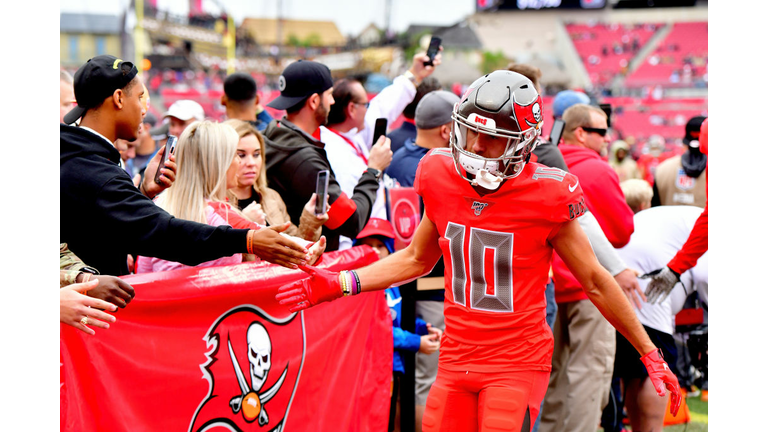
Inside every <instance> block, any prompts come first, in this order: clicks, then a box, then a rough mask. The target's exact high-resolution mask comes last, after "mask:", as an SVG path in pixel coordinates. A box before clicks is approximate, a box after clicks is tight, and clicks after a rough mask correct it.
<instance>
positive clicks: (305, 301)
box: [275, 266, 344, 312]
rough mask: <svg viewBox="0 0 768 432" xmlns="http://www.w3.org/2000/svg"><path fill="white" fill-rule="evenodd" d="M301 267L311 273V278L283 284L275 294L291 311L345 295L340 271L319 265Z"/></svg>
mask: <svg viewBox="0 0 768 432" xmlns="http://www.w3.org/2000/svg"><path fill="white" fill-rule="evenodd" d="M299 268H300V269H301V270H303V271H305V272H306V273H309V278H307V279H302V280H298V281H296V282H293V283H290V284H288V285H283V286H281V287H280V288H279V289H278V290H277V295H275V299H276V300H277V301H278V302H279V303H280V304H281V305H287V306H288V310H290V311H291V312H298V311H300V310H302V309H306V308H308V307H311V306H315V305H316V304H318V303H322V302H327V301H331V300H336V299H337V298H340V297H342V296H343V295H344V293H343V291H342V290H341V282H340V281H339V273H337V272H332V271H328V270H323V269H321V268H317V267H308V266H299Z"/></svg>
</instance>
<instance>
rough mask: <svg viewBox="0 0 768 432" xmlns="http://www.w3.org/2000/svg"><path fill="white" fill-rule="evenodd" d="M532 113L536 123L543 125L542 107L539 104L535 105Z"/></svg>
mask: <svg viewBox="0 0 768 432" xmlns="http://www.w3.org/2000/svg"><path fill="white" fill-rule="evenodd" d="M531 111H533V118H534V119H535V120H536V122H537V123H541V106H540V105H539V103H538V102H536V103H535V104H533V107H532V108H531Z"/></svg>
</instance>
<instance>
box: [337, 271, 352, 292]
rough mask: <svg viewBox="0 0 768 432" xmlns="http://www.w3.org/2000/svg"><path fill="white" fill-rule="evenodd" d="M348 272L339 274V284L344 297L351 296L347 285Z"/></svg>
mask: <svg viewBox="0 0 768 432" xmlns="http://www.w3.org/2000/svg"><path fill="white" fill-rule="evenodd" d="M344 273H346V271H341V272H339V283H340V284H341V292H342V294H343V295H344V297H346V296H348V295H350V292H349V285H347V275H345V274H344Z"/></svg>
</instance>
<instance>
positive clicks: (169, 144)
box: [155, 135, 178, 184]
mask: <svg viewBox="0 0 768 432" xmlns="http://www.w3.org/2000/svg"><path fill="white" fill-rule="evenodd" d="M177 140H178V138H176V137H175V136H173V135H168V140H167V141H166V142H165V150H164V151H163V159H162V160H161V161H160V165H158V166H157V171H156V172H155V183H157V184H162V183H160V176H161V175H162V174H161V173H160V169H161V168H163V167H164V166H165V161H167V160H168V158H169V157H170V156H171V155H172V154H173V153H174V152H175V151H176V141H177Z"/></svg>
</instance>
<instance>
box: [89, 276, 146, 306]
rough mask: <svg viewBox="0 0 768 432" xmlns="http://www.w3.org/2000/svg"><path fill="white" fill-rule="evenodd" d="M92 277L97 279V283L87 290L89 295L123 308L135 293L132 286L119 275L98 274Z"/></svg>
mask: <svg viewBox="0 0 768 432" xmlns="http://www.w3.org/2000/svg"><path fill="white" fill-rule="evenodd" d="M94 279H96V280H98V281H99V284H98V285H97V286H96V287H95V288H92V289H90V290H88V295H89V296H90V297H93V298H97V299H101V300H104V301H105V302H108V303H112V304H114V305H117V306H119V307H121V308H125V307H126V306H128V303H130V302H131V300H133V297H134V296H135V295H136V292H135V291H134V290H133V287H132V286H131V285H129V284H128V282H126V281H124V280H122V279H120V278H119V277H115V276H103V275H98V276H93V278H91V280H94Z"/></svg>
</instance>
